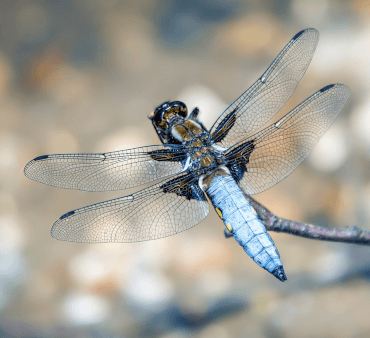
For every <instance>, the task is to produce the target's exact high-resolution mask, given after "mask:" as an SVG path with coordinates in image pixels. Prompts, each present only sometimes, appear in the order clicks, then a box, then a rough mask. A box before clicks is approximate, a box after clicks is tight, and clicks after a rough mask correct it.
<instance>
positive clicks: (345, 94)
mask: <svg viewBox="0 0 370 338" xmlns="http://www.w3.org/2000/svg"><path fill="white" fill-rule="evenodd" d="M332 88H337V89H341V91H342V93H343V97H345V101H347V100H348V98H349V96H350V95H351V90H350V89H349V87H348V86H347V85H345V84H343V83H334V84H330V85H327V86H325V87H323V88H321V89H320V90H319V92H320V93H324V92H326V91H328V90H330V89H332Z"/></svg>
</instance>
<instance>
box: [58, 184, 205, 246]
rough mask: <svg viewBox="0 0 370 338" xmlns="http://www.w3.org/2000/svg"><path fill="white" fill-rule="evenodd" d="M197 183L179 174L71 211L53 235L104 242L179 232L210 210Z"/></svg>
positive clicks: (151, 237) (140, 238) (75, 240)
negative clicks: (126, 193)
mask: <svg viewBox="0 0 370 338" xmlns="http://www.w3.org/2000/svg"><path fill="white" fill-rule="evenodd" d="M194 182H196V180H195V181H194ZM194 182H193V183H191V182H190V183H189V182H187V181H186V179H185V180H184V179H183V177H176V178H175V179H172V180H167V181H162V182H160V183H158V184H155V185H153V186H151V187H149V188H146V189H143V190H140V191H138V192H136V193H134V194H132V195H129V196H125V197H120V198H116V199H113V200H110V201H106V202H102V203H98V204H93V205H90V206H87V207H84V208H81V209H77V210H74V211H70V212H68V213H66V214H64V215H63V216H61V217H60V218H59V219H58V220H57V221H56V222H55V223H54V225H53V227H52V229H51V235H52V236H53V237H54V238H56V239H59V240H63V241H70V242H82V243H102V242H139V241H147V240H152V239H158V238H162V237H166V236H171V235H174V234H177V233H179V232H181V231H184V230H187V229H190V228H191V227H193V226H195V225H197V224H198V223H200V222H201V221H202V220H203V219H204V218H205V217H206V216H207V215H208V212H209V206H208V202H207V199H206V197H205V195H204V193H203V191H202V190H201V189H200V188H199V186H198V185H197V184H196V183H194Z"/></svg>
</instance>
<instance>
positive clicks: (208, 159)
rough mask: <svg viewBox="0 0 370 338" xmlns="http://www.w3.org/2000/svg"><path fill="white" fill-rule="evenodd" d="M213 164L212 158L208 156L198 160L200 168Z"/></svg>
mask: <svg viewBox="0 0 370 338" xmlns="http://www.w3.org/2000/svg"><path fill="white" fill-rule="evenodd" d="M212 162H213V158H212V156H210V155H206V156H204V157H202V158H201V159H200V165H201V166H202V167H208V166H209V165H210V164H211V163H212Z"/></svg>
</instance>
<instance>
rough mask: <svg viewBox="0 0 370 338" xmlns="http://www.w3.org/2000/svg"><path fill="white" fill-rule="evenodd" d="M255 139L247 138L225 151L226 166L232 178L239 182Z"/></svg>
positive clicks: (245, 168) (245, 169)
mask: <svg viewBox="0 0 370 338" xmlns="http://www.w3.org/2000/svg"><path fill="white" fill-rule="evenodd" d="M254 144H255V140H253V139H252V140H248V141H246V142H243V143H241V144H239V145H236V146H235V147H233V148H231V149H230V150H229V151H227V152H226V153H225V160H226V166H227V167H228V168H229V170H230V173H231V175H232V176H233V178H234V179H235V180H236V181H237V182H239V181H240V180H241V179H242V178H243V176H244V173H245V172H246V171H247V164H248V163H249V157H250V155H251V153H252V151H253V149H254V147H255V145H254Z"/></svg>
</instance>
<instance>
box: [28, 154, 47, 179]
mask: <svg viewBox="0 0 370 338" xmlns="http://www.w3.org/2000/svg"><path fill="white" fill-rule="evenodd" d="M47 158H49V155H41V156H38V157H35V158H34V159H33V160H31V161H29V162H28V163H27V164H26V165H25V167H24V169H23V173H24V176H26V177H28V178H30V179H31V180H34V178H33V177H32V175H31V171H30V169H31V167H32V166H33V165H34V164H35V163H36V162H38V161H41V160H45V159H47Z"/></svg>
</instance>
